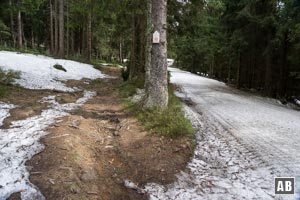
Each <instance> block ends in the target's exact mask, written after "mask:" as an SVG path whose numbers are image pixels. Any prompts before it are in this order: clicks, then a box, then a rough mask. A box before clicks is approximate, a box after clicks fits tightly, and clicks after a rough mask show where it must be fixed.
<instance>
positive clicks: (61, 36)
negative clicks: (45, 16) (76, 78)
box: [58, 0, 65, 57]
mask: <svg viewBox="0 0 300 200" xmlns="http://www.w3.org/2000/svg"><path fill="white" fill-rule="evenodd" d="M58 5H59V6H58V7H59V52H58V55H59V56H60V57H64V55H65V48H64V45H65V31H64V30H65V23H64V0H59V4H58Z"/></svg>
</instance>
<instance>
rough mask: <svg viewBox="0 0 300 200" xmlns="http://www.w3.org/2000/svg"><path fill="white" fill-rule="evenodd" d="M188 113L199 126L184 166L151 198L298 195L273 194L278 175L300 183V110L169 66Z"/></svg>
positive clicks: (153, 189)
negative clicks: (184, 170)
mask: <svg viewBox="0 0 300 200" xmlns="http://www.w3.org/2000/svg"><path fill="white" fill-rule="evenodd" d="M170 71H171V82H172V83H174V84H176V85H178V86H179V87H180V88H181V89H182V90H181V91H180V92H178V96H180V97H182V98H183V99H184V100H186V101H187V102H188V104H189V106H186V107H185V109H186V112H187V114H188V117H189V118H190V119H191V120H192V121H193V122H194V125H195V126H196V127H197V129H198V130H199V131H198V133H197V148H196V150H195V155H194V157H193V159H192V160H191V161H190V163H189V165H188V168H187V170H186V172H182V173H181V174H179V175H178V180H177V181H176V182H175V183H173V184H171V185H168V186H166V187H163V186H160V185H157V184H148V186H146V191H148V193H150V194H151V197H152V199H199V198H201V199H294V198H295V197H294V196H293V195H287V196H279V195H275V194H274V177H277V176H280V177H295V176H296V185H298V186H299V184H300V153H299V152H300V145H299V144H300V137H299V133H300V113H299V111H296V110H292V109H289V108H286V107H284V106H283V105H280V104H279V103H278V102H276V101H275V100H271V99H267V98H263V97H258V96H255V95H252V94H249V93H246V92H242V91H239V90H236V89H234V88H231V87H228V86H227V85H226V84H224V83H222V82H219V81H216V80H212V79H208V78H204V77H200V76H197V75H194V74H191V73H189V72H185V71H181V70H178V69H175V68H170Z"/></svg>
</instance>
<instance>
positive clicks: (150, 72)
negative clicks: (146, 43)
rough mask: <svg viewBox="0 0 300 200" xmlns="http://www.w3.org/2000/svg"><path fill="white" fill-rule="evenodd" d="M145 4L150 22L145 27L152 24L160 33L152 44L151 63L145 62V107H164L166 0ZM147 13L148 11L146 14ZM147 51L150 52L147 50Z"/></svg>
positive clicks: (166, 82) (165, 84)
mask: <svg viewBox="0 0 300 200" xmlns="http://www.w3.org/2000/svg"><path fill="white" fill-rule="evenodd" d="M147 5H148V9H151V23H149V22H148V23H147V24H148V25H150V27H147V28H148V29H151V27H152V26H153V28H154V31H158V32H159V33H160V41H159V43H156V44H152V48H151V65H149V63H147V65H148V66H147V67H149V68H148V69H147V73H146V81H145V84H146V99H145V107H146V108H154V107H157V108H162V109H164V108H166V107H167V106H168V79H167V0H152V1H151V2H150V0H148V3H147ZM148 12H149V11H148ZM149 14H150V12H149V13H148V15H149ZM148 17H149V16H148ZM148 39H149V38H148ZM148 48H149V47H148ZM148 48H147V49H148ZM147 52H148V53H150V52H149V50H148V51H147ZM148 56H149V55H148ZM149 61H150V60H148V59H147V62H149Z"/></svg>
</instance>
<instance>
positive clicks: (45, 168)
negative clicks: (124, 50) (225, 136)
mask: <svg viewBox="0 0 300 200" xmlns="http://www.w3.org/2000/svg"><path fill="white" fill-rule="evenodd" d="M64 62H67V61H64ZM7 63H8V61H7ZM101 71H103V72H104V73H105V74H106V75H105V78H100V79H94V80H90V79H82V80H68V81H65V82H64V87H65V88H80V90H78V91H76V92H67V91H53V90H48V89H45V90H33V89H24V88H21V87H14V86H11V87H10V88H9V92H8V93H7V95H5V97H2V98H1V101H3V103H0V111H1V112H0V114H1V116H0V117H1V118H0V122H1V125H2V126H1V129H0V161H1V162H0V163H1V167H0V200H5V199H7V198H8V199H9V200H20V199H22V200H31V199H36V200H43V199H91V200H92V199H95V200H96V199H97V200H98V199H116V200H117V199H118V200H120V199H126V200H127V199H128V200H129V199H140V200H142V199H147V197H146V196H145V195H143V194H137V193H136V191H133V190H129V189H127V188H126V187H125V186H124V181H125V180H127V179H130V180H134V181H136V182H137V183H139V184H141V185H144V184H145V183H147V182H150V181H154V182H158V183H161V184H168V183H171V182H173V181H174V174H176V173H178V172H179V171H180V170H182V169H184V168H185V166H186V163H187V162H188V160H189V158H190V156H191V155H192V151H193V144H192V141H191V140H192V138H190V137H182V138H178V139H170V138H168V137H162V136H160V135H152V134H151V135H150V134H148V133H147V131H146V130H144V128H143V127H142V126H141V125H140V123H139V122H138V121H137V120H136V119H135V117H134V116H132V115H131V114H130V113H128V112H127V111H126V110H125V107H124V106H123V105H122V97H121V95H120V94H119V86H120V85H121V84H122V80H121V79H120V73H121V70H120V69H118V68H110V67H103V68H101ZM118 77H119V78H118ZM58 84H60V83H58ZM41 86H43V85H41ZM28 97H30V98H28ZM4 102H5V103H4ZM8 103H9V104H8ZM170 157H172V158H174V159H172V160H170V159H168V158H170ZM167 169H168V170H167Z"/></svg>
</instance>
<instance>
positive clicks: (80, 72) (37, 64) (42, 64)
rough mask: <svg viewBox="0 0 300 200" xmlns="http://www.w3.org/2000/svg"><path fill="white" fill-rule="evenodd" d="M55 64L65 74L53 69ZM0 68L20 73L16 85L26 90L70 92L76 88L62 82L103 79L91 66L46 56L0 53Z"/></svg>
mask: <svg viewBox="0 0 300 200" xmlns="http://www.w3.org/2000/svg"><path fill="white" fill-rule="evenodd" d="M55 64H59V65H62V66H63V67H64V68H65V69H66V70H67V72H64V71H61V70H58V69H55V68H54V67H53V66H54V65H55ZM0 67H1V68H3V69H4V70H14V71H20V72H21V79H17V80H16V83H18V84H20V85H21V86H22V87H24V88H28V89H38V90H40V89H50V90H59V91H66V92H72V91H75V90H77V88H70V87H67V86H66V85H65V84H64V83H63V82H64V81H68V80H81V79H83V78H87V79H97V78H104V77H105V75H103V74H102V73H101V72H100V71H99V70H96V69H95V68H93V66H92V65H89V64H84V63H79V62H75V61H70V60H63V59H54V58H50V57H47V56H41V55H32V54H23V53H16V52H7V51H0Z"/></svg>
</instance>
